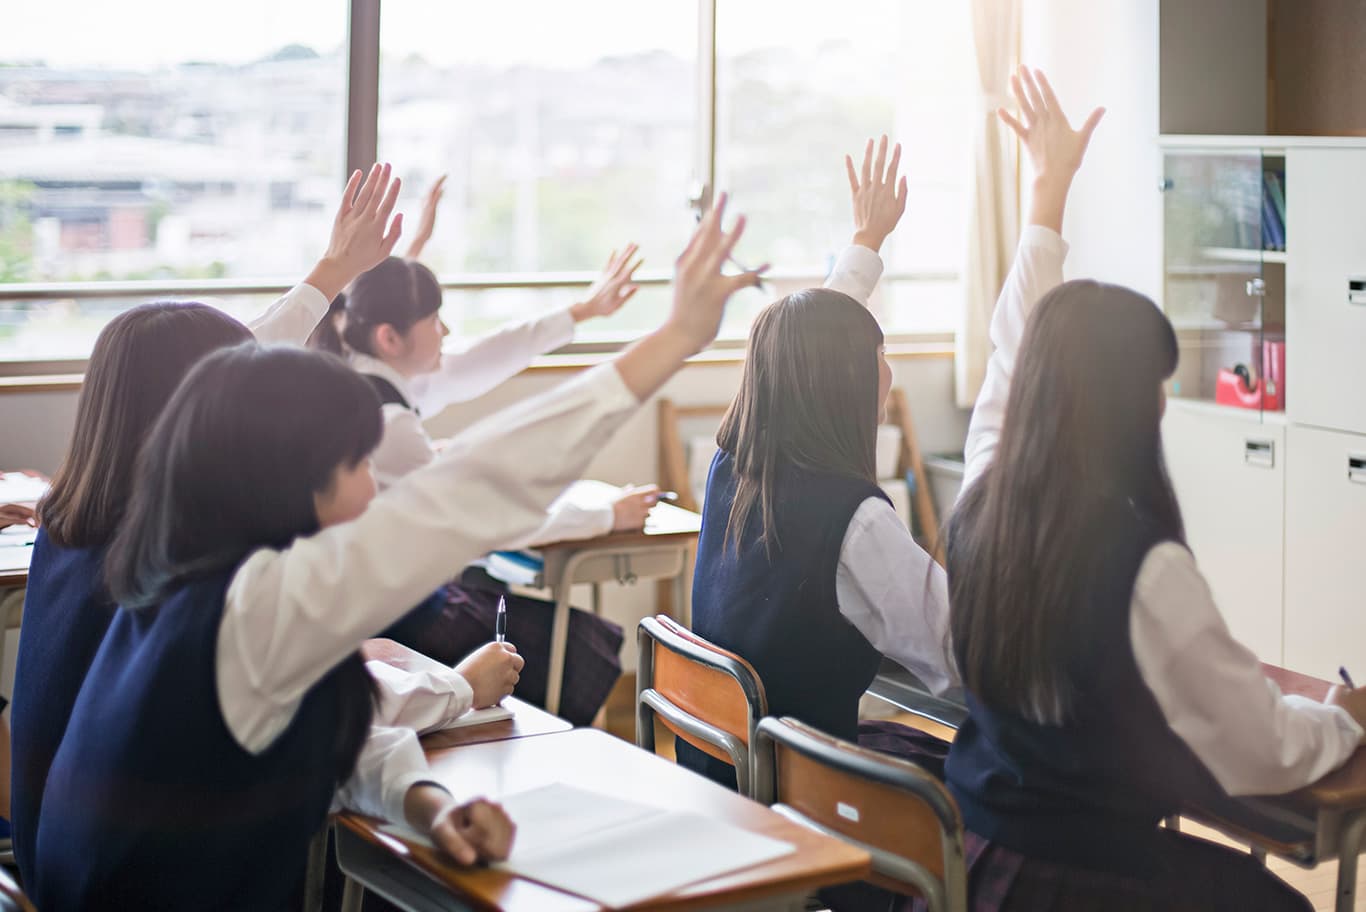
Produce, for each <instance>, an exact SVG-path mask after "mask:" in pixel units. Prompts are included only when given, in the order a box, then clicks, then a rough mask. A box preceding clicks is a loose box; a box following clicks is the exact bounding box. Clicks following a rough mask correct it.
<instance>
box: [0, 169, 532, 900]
mask: <svg viewBox="0 0 1366 912" xmlns="http://www.w3.org/2000/svg"><path fill="white" fill-rule="evenodd" d="M359 178H360V175H359V173H357V175H355V176H354V177H353V178H352V180H351V182H350V183H349V184H348V186H347V188H346V191H345V194H344V196H343V204H342V207H341V210H340V211H339V212H338V215H337V220H336V223H335V224H334V227H333V232H332V238H331V241H330V243H329V246H328V249H327V252H326V253H325V254H324V256H323V258H322V259H321V260H320V261H319V262H318V264H317V266H315V267H314V269H313V270H312V272H310V274H309V276H308V278H307V279H305V281H304V282H303V283H301V284H300V285H298V286H296V287H295V288H294V289H292V290H291V291H290V292H289V293H288V294H286V295H285V296H284V297H283V298H281V299H280V300H279V301H277V302H276V303H275V304H274V305H273V306H272V307H271V308H270V309H269V310H267V312H266V313H265V314H264V315H263V316H262V317H261V318H260V319H258V320H256V321H255V322H254V323H253V324H252V326H251V329H248V328H247V327H246V326H243V325H242V324H241V323H239V322H237V321H236V320H234V319H233V318H231V317H229V316H227V315H226V314H223V313H221V312H220V311H217V310H215V309H213V308H211V307H208V306H205V305H203V304H192V303H157V304H148V305H144V306H141V307H135V308H133V309H131V310H129V311H127V312H125V313H122V314H120V315H119V316H117V317H115V318H114V319H113V320H112V321H111V322H110V323H109V325H108V326H107V327H105V329H104V331H103V332H102V333H101V334H100V337H99V339H98V340H97V341H96V343H95V347H94V350H93V351H92V353H91V359H90V364H89V366H88V368H87V371H86V375H85V380H84V383H83V384H82V389H81V396H80V400H79V402H78V405H77V412H76V423H75V429H74V433H73V437H72V444H71V449H70V451H69V452H68V454H67V456H66V458H65V460H64V461H63V464H62V467H61V469H60V470H59V471H58V473H57V476H56V478H55V479H54V480H53V483H52V487H51V490H50V492H49V493H48V495H47V496H46V497H45V498H44V500H43V502H42V504H41V506H40V512H41V516H42V518H43V528H42V529H41V530H40V532H39V534H38V539H37V542H36V543H35V546H34V553H33V557H32V561H31V564H30V568H29V580H28V589H27V593H26V597H25V605H24V627H23V631H22V634H23V635H22V636H21V637H20V641H19V652H18V665H17V669H16V673H15V697H16V699H15V705H14V710H13V725H14V771H13V777H12V780H13V796H14V831H15V847H14V851H15V858H16V861H17V862H18V864H19V867H20V871H21V872H22V874H23V875H24V877H25V879H28V878H29V877H31V876H32V871H33V867H32V862H33V847H34V840H35V839H36V836H37V831H38V821H39V816H40V810H41V799H42V794H43V787H44V782H45V781H46V779H47V772H48V766H49V764H50V762H51V759H52V756H53V753H54V752H55V751H56V749H57V745H58V743H59V742H60V741H61V737H62V733H63V731H64V730H65V728H66V724H67V720H68V718H69V716H70V713H71V708H72V706H73V704H74V703H75V700H76V695H77V692H78V691H79V689H80V686H81V683H82V681H83V680H84V678H85V672H86V669H87V668H88V667H89V666H90V663H91V661H92V660H93V659H94V656H95V652H96V650H97V649H98V647H99V644H100V642H101V640H102V639H103V637H104V633H105V631H106V629H107V627H108V625H109V622H110V620H111V618H112V617H113V613H114V606H113V604H112V602H110V600H109V598H108V596H107V595H106V594H105V591H104V587H103V585H102V582H101V577H102V574H103V562H104V556H105V552H106V550H107V548H108V545H109V542H110V540H111V539H112V538H113V536H114V533H115V532H116V530H117V529H118V527H119V525H120V524H121V523H122V521H123V517H124V512H125V509H126V505H127V502H128V499H129V497H130V496H131V492H132V487H133V484H132V476H133V472H134V466H135V464H136V461H137V458H138V454H139V452H140V450H141V449H142V445H143V442H144V440H145V439H146V438H147V437H148V435H149V434H150V432H151V428H152V425H153V424H154V422H155V421H156V419H157V417H158V416H159V415H160V413H161V411H162V409H163V408H164V406H165V404H166V402H167V401H168V400H169V399H170V398H171V394H172V393H173V392H174V391H175V389H176V387H177V385H178V384H179V382H180V380H181V378H182V377H183V376H184V375H185V374H186V373H187V372H188V371H189V369H190V368H191V367H192V366H193V365H194V364H195V363H197V362H198V361H199V360H201V359H202V358H203V357H204V356H205V355H207V354H209V353H210V352H212V351H215V350H217V349H220V348H225V347H229V346H233V345H237V344H240V343H243V342H247V341H250V340H251V339H252V338H253V337H255V338H258V339H261V340H263V341H277V342H290V341H292V342H295V343H298V342H299V341H301V340H302V339H303V338H304V337H305V335H306V334H307V333H308V331H309V329H311V328H312V326H313V325H314V324H315V323H316V322H317V320H318V318H319V317H320V316H321V314H322V313H323V312H324V311H325V309H326V307H327V301H328V296H329V295H334V294H336V293H337V292H338V291H339V290H340V288H341V287H342V286H343V285H344V284H345V283H346V282H348V281H349V280H350V279H351V278H352V277H354V276H355V275H356V274H358V273H359V272H361V271H362V270H364V269H365V268H366V267H367V266H369V265H371V264H373V263H374V262H375V261H376V260H378V259H380V258H382V257H384V256H385V255H387V253H388V252H389V250H390V249H392V247H393V244H394V242H395V241H396V240H397V237H398V227H397V217H396V219H395V226H394V227H393V228H392V229H391V232H390V233H389V234H386V223H387V221H388V216H389V213H390V211H391V210H392V208H393V204H394V198H395V196H396V193H397V181H394V182H393V183H392V184H390V183H389V169H388V166H376V168H375V169H373V170H372V171H371V173H370V175H369V176H368V179H367V180H366V182H365V183H364V184H363V185H362V184H361V183H360V179H359ZM253 333H254V334H255V336H253ZM520 662H521V659H520V658H519V657H516V656H513V655H511V654H504V651H503V650H498V654H490V653H484V652H481V653H480V654H478V655H476V656H472V657H471V658H470V660H469V661H468V663H467V664H463V665H462V666H461V669H459V673H458V674H452V675H451V676H450V679H449V680H446V681H437V680H435V679H434V678H433V677H430V676H428V677H422V678H416V677H414V676H411V675H406V674H401V673H397V672H395V671H393V670H391V669H389V668H387V667H386V666H384V665H383V664H381V663H372V665H371V666H370V667H371V669H372V672H373V674H374V675H375V676H376V677H378V678H379V679H380V684H381V685H382V691H383V697H384V699H383V712H382V713H381V714H380V715H381V718H383V719H386V720H388V721H390V722H395V723H397V722H406V723H407V724H411V725H414V726H415V727H418V728H423V729H425V728H430V727H437V726H440V725H442V724H444V723H445V722H447V721H449V719H450V718H452V717H453V716H455V715H458V714H459V713H460V712H463V711H464V709H466V708H468V706H469V705H470V704H471V703H473V702H476V701H477V700H489V701H492V700H496V699H498V698H499V697H501V696H502V690H501V688H502V684H503V682H504V681H505V679H506V677H507V675H508V673H509V671H513V672H515V667H516V666H519V665H520ZM476 690H477V691H478V693H477V694H476V693H475V691H476ZM495 694H496V695H495ZM427 698H430V699H427ZM5 779H6V782H7V783H8V782H10V777H9V776H6V777H5Z"/></svg>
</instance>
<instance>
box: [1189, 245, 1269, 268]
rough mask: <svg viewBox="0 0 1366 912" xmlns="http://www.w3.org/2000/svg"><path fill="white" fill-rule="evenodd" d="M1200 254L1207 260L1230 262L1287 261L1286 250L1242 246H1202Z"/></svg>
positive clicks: (1259, 262) (1257, 263)
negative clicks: (1255, 248) (1250, 248)
mask: <svg viewBox="0 0 1366 912" xmlns="http://www.w3.org/2000/svg"><path fill="white" fill-rule="evenodd" d="M1200 255H1201V256H1202V257H1204V258H1205V259H1207V260H1222V261H1224V262H1228V263H1252V264H1253V265H1259V264H1262V263H1280V264H1282V265H1284V264H1285V262H1286V252H1285V251H1284V250H1248V249H1245V248H1242V247H1202V248H1200Z"/></svg>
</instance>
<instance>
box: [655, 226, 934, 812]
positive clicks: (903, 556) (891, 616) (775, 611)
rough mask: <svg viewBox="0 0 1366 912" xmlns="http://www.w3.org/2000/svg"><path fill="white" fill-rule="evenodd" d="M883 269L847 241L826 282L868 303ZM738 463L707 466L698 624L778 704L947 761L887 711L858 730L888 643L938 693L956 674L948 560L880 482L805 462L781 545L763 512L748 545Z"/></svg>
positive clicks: (686, 752) (786, 493)
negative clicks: (914, 528) (766, 531)
mask: <svg viewBox="0 0 1366 912" xmlns="http://www.w3.org/2000/svg"><path fill="white" fill-rule="evenodd" d="M881 273H882V261H881V259H880V258H879V257H878V256H877V254H876V253H874V252H873V251H872V250H870V249H868V248H865V247H860V246H857V245H855V246H851V247H849V248H848V249H846V250H845V251H844V252H843V253H842V254H841V256H840V258H839V260H838V261H837V263H836V267H835V270H834V271H833V272H832V274H831V277H830V279H829V280H828V281H827V283H826V285H827V287H829V288H833V289H835V290H837V291H842V292H844V293H845V294H848V295H849V296H850V297H852V298H854V299H855V300H858V301H860V302H861V303H866V302H867V300H868V298H869V296H870V295H871V294H872V291H873V288H874V287H875V286H876V284H877V280H878V278H879V277H880V276H881ZM733 466H734V456H733V454H731V453H728V452H726V451H724V450H722V451H720V452H718V453H717V454H716V456H715V458H714V459H713V461H712V465H711V469H710V471H709V473H708V477H707V496H706V501H705V505H704V507H703V517H702V532H701V536H700V539H699V543H698V556H697V566H696V570H695V574H694V578H693V599H692V604H693V615H692V616H693V629H694V630H695V631H696V632H697V633H698V634H699V635H700V636H703V637H705V638H707V639H708V640H711V641H712V642H714V643H716V644H717V645H719V646H721V647H723V648H725V649H729V650H731V651H733V652H735V653H737V654H738V655H740V656H741V657H743V658H744V659H746V660H747V661H749V662H750V663H751V664H752V665H753V666H754V667H755V670H756V671H757V672H758V673H759V677H760V678H761V679H762V680H763V682H764V688H765V692H766V695H767V697H768V705H769V714H770V715H774V716H783V715H791V716H795V717H796V718H799V719H801V720H803V721H805V722H807V723H809V724H811V725H814V726H816V727H817V728H820V729H822V730H824V731H827V732H829V733H831V734H833V735H836V736H838V737H841V738H845V739H847V740H861V741H864V742H865V743H867V744H868V746H871V747H874V748H875V749H879V750H885V751H889V752H893V753H897V754H899V755H902V756H907V757H909V758H910V759H913V760H916V761H919V762H922V763H923V764H924V765H926V766H928V767H929V768H930V769H931V770H936V771H937V767H938V765H939V764H940V763H942V760H943V756H944V753H945V751H946V749H947V748H946V746H945V745H944V743H943V742H942V741H940V740H939V739H937V738H933V737H931V736H927V735H924V734H923V733H920V732H916V731H914V730H911V729H909V728H906V727H905V726H898V725H894V724H890V723H881V724H877V725H869V726H866V727H864V728H863V730H862V731H861V730H860V725H859V721H858V701H859V698H860V696H862V694H863V692H864V691H865V690H867V689H868V685H869V684H871V683H872V680H873V678H874V676H875V675H876V674H877V669H878V666H879V664H880V663H881V660H882V657H883V656H884V655H885V656H890V657H891V658H893V659H895V660H896V661H898V662H900V663H901V664H902V665H904V666H905V667H906V668H908V669H910V670H911V671H912V672H914V673H916V674H917V675H918V676H919V677H920V678H921V679H922V680H923V681H924V682H925V683H926V684H927V685H928V686H929V687H930V688H931V689H933V690H934V691H935V692H936V693H942V692H943V691H944V690H946V689H948V688H949V687H950V686H953V685H955V684H956V683H957V673H956V671H955V670H954V668H953V664H952V662H951V661H950V660H949V658H948V654H947V643H948V634H947V631H948V593H947V584H946V578H945V576H944V572H943V569H942V568H941V567H940V566H939V565H938V564H936V563H934V562H933V561H932V560H931V559H930V557H929V555H928V554H926V553H925V551H924V549H922V548H921V547H920V546H919V545H917V544H916V543H915V541H914V540H913V539H912V538H911V534H910V531H909V530H908V528H907V526H906V522H905V520H903V519H901V518H900V517H898V516H897V514H896V511H895V510H894V509H893V508H892V505H891V502H890V501H889V500H888V498H887V496H886V495H885V494H884V493H883V492H882V490H881V489H880V488H879V487H878V486H877V485H876V484H874V483H873V482H871V481H862V480H858V479H850V478H847V477H841V476H837V475H834V474H830V473H818V472H810V471H804V470H799V469H797V468H795V467H787V468H785V469H784V470H783V471H782V472H780V473H779V476H778V478H777V479H776V485H777V489H776V498H775V509H774V521H775V523H776V531H777V538H778V542H779V543H780V547H779V548H777V549H775V553H774V555H773V557H772V558H770V557H769V556H768V553H767V551H766V549H765V547H764V545H763V544H762V543H760V542H759V535H760V532H761V526H760V519H759V517H757V516H754V517H752V518H751V521H750V524H749V526H748V527H747V528H745V529H744V530H742V532H741V534H740V536H739V539H738V547H735V546H728V545H727V544H726V542H725V536H726V529H727V525H728V521H729V517H730V512H731V505H732V504H733V502H734V498H735V488H736V478H735V474H734V467H733ZM677 750H678V759H679V762H680V763H682V764H683V765H685V766H687V767H689V768H691V769H694V770H696V771H697V772H700V773H702V774H703V775H706V776H708V777H709V778H711V779H713V780H715V781H717V782H720V783H722V784H724V785H727V786H729V787H731V788H734V787H735V772H734V770H733V769H732V768H731V767H730V766H729V765H728V764H725V763H723V762H721V761H718V760H715V759H714V758H711V757H709V756H707V755H706V754H704V753H702V752H701V751H698V750H696V749H694V748H692V747H690V746H689V745H686V744H683V743H681V742H680V743H679V745H678V748H677Z"/></svg>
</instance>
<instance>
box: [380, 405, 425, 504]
mask: <svg viewBox="0 0 1366 912" xmlns="http://www.w3.org/2000/svg"><path fill="white" fill-rule="evenodd" d="M380 415H381V416H382V417H383V419H384V435H383V436H382V437H380V440H379V446H377V447H375V451H374V452H373V453H371V454H370V460H371V464H372V465H373V466H374V469H375V481H376V482H378V483H379V487H380V490H381V491H382V490H384V489H385V488H389V487H391V486H393V485H395V484H397V483H398V481H399V479H401V478H403V477H404V476H405V475H408V474H410V473H412V472H415V471H417V470H418V469H420V468H422V467H423V466H425V465H427V464H428V463H430V462H431V461H432V460H433V459H435V458H436V453H435V452H434V451H433V449H432V438H431V437H429V436H428V435H427V429H426V428H425V427H423V426H422V419H421V418H419V417H418V415H417V413H416V412H414V411H413V410H412V409H407V408H404V407H403V406H401V405H398V404H396V403H390V404H388V405H385V406H384V407H383V408H382V409H380Z"/></svg>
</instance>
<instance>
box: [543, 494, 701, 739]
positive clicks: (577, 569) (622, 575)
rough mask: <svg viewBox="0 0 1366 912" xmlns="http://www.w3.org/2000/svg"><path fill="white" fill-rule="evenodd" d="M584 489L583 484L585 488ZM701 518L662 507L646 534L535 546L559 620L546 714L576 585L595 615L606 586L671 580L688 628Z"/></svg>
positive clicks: (554, 627) (554, 703) (560, 673)
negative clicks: (588, 595)
mask: <svg viewBox="0 0 1366 912" xmlns="http://www.w3.org/2000/svg"><path fill="white" fill-rule="evenodd" d="M580 484H583V483H582V482H581V483H580ZM701 530H702V517H701V516H699V515H698V514H696V513H693V512H691V511H690V510H683V509H680V508H678V507H675V506H673V505H672V504H667V503H661V504H658V505H657V506H655V508H654V509H653V510H651V511H650V518H649V519H648V520H647V521H646V523H645V530H644V531H643V532H614V533H612V534H610V535H603V536H599V537H598V538H589V539H584V540H582V541H567V542H556V543H554V544H550V545H541V546H537V549H536V550H538V551H540V552H541V555H542V557H543V558H544V560H545V568H544V570H543V571H542V572H541V579H540V581H539V582H540V583H541V584H542V585H544V586H545V587H546V588H548V589H549V590H550V593H551V598H552V599H553V600H554V602H555V615H554V620H553V622H552V624H551V628H550V667H549V668H548V669H547V678H546V694H545V708H546V709H548V710H550V711H551V712H552V713H554V712H559V709H560V692H561V690H562V689H563V686H564V655H565V648H566V646H567V645H568V643H569V609H570V605H569V598H570V591H571V590H572V589H573V587H574V585H575V584H576V583H590V584H592V586H593V613H594V614H598V613H600V612H601V608H602V606H601V591H600V586H601V584H602V583H605V582H610V581H612V580H615V581H617V582H619V583H623V584H626V585H630V584H633V583H635V582H637V581H639V580H644V579H672V580H673V583H674V597H673V611H674V612H676V613H677V616H679V619H680V620H682V621H683V622H684V623H685V624H688V623H689V622H690V620H691V618H690V617H689V611H688V609H687V605H688V585H687V582H688V581H687V579H686V573H687V568H688V552H689V551H693V550H696V548H697V535H698V533H699V532H700V531H701Z"/></svg>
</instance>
